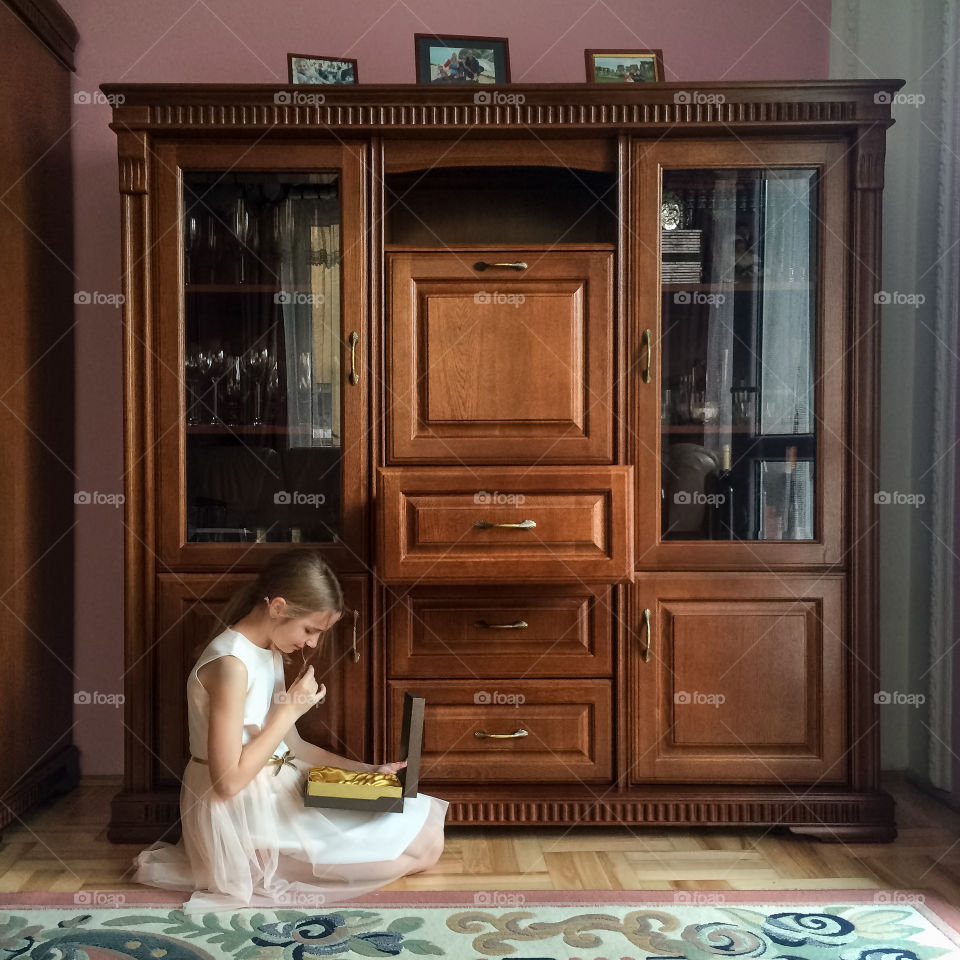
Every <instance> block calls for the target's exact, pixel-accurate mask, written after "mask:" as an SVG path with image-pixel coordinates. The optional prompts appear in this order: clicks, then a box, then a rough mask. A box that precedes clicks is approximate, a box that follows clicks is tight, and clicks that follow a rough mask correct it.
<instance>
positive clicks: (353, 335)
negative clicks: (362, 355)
mask: <svg viewBox="0 0 960 960" xmlns="http://www.w3.org/2000/svg"><path fill="white" fill-rule="evenodd" d="M359 342H360V334H359V333H357V331H356V330H352V331H351V332H350V382H351V383H352V384H353V385H354V386H356V385H357V384H358V383H359V382H360V374H359V373H357V344H358V343H359Z"/></svg>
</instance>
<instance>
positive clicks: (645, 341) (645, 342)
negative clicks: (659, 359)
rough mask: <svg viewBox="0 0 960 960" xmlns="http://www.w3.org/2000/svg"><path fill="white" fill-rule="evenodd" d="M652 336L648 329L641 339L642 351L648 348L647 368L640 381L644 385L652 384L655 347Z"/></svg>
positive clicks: (641, 374) (642, 372)
mask: <svg viewBox="0 0 960 960" xmlns="http://www.w3.org/2000/svg"><path fill="white" fill-rule="evenodd" d="M651 336H652V335H651V333H650V330H649V329H647V330H644V331H643V336H642V337H641V338H640V349H641V350H642V349H643V348H644V347H646V348H647V366H646V369H644V370H643V371H641V373H640V379H641V380H643V382H644V383H649V382H650V368H651V366H652V365H653V345H652V343H651Z"/></svg>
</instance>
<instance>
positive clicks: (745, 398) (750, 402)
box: [730, 380, 757, 433]
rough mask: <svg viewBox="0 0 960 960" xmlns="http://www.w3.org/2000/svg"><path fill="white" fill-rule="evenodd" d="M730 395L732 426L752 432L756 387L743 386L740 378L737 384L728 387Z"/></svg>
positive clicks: (754, 416) (754, 417) (754, 420)
mask: <svg viewBox="0 0 960 960" xmlns="http://www.w3.org/2000/svg"><path fill="white" fill-rule="evenodd" d="M730 395H731V405H732V410H731V419H732V421H733V426H735V427H738V428H741V429H743V430H745V431H746V432H748V433H753V431H754V427H755V424H756V397H757V388H756V387H752V386H750V387H748V386H744V383H743V380H741V381H740V384H739V386H736V387H731V388H730Z"/></svg>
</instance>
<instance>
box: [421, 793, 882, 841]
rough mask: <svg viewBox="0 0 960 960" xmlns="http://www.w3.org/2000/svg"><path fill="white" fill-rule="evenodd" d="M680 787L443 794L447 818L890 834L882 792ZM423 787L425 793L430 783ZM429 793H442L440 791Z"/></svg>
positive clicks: (827, 836) (840, 835)
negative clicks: (698, 794)
mask: <svg viewBox="0 0 960 960" xmlns="http://www.w3.org/2000/svg"><path fill="white" fill-rule="evenodd" d="M682 789H683V788H678V789H677V792H676V793H674V794H667V793H665V792H663V791H662V790H661V791H658V792H657V795H656V796H655V797H654V796H651V795H650V794H646V795H645V794H643V793H641V792H639V791H635V792H634V793H633V794H632V795H626V796H624V795H619V796H610V797H608V798H602V799H569V800H565V799H561V798H557V799H555V800H552V799H547V798H540V799H533V798H529V799H527V798H523V799H519V798H518V799H515V800H493V801H491V800H483V799H480V798H479V797H476V798H474V797H465V796H462V795H458V794H457V793H456V792H451V791H444V792H443V793H442V796H444V797H445V798H446V799H447V800H449V801H450V808H449V810H448V811H447V821H446V822H447V824H448V825H453V824H481V823H482V824H488V825H492V826H493V825H498V826H510V825H516V826H523V825H529V826H540V825H550V826H573V825H576V824H608V825H610V826H615V825H617V824H623V825H628V824H629V825H638V824H656V825H658V826H678V827H692V826H719V827H722V826H731V827H733V826H736V827H763V826H775V825H783V826H785V827H789V828H790V829H791V830H793V832H795V833H806V834H809V835H810V836H813V837H816V838H817V839H819V840H834V839H836V840H843V839H845V838H846V837H848V836H849V837H850V839H860V840H861V842H865V841H868V840H869V841H875V842H887V841H890V840H893V839H895V837H896V829H895V827H894V820H893V800H892V798H891V797H890V796H889V795H887V794H885V793H816V794H814V793H811V794H806V795H805V796H804V797H803V798H802V799H801V798H798V797H797V796H796V795H794V794H791V793H790V792H789V791H786V790H784V791H782V792H779V793H777V792H769V793H767V792H765V793H764V794H762V795H755V796H751V795H750V794H744V793H740V794H739V795H738V796H736V797H734V796H730V797H722V796H721V797H717V796H714V797H704V798H702V799H697V798H691V797H690V795H689V794H688V793H687V794H685V793H682V792H681V790H682ZM425 790H426V791H427V792H428V793H429V792H431V790H430V788H429V786H428V787H425ZM432 792H434V794H435V795H441V794H440V793H439V791H436V790H434V791H432ZM861 833H862V834H863V837H862V839H861V838H860V834H861Z"/></svg>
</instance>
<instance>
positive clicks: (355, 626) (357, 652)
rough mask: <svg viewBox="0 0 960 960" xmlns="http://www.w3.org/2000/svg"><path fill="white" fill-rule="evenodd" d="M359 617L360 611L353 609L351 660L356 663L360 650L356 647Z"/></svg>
mask: <svg viewBox="0 0 960 960" xmlns="http://www.w3.org/2000/svg"><path fill="white" fill-rule="evenodd" d="M359 617H360V611H359V610H354V611H353V662H354V663H356V662H357V661H358V660H359V659H360V651H359V650H358V649H357V620H358V619H359Z"/></svg>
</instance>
